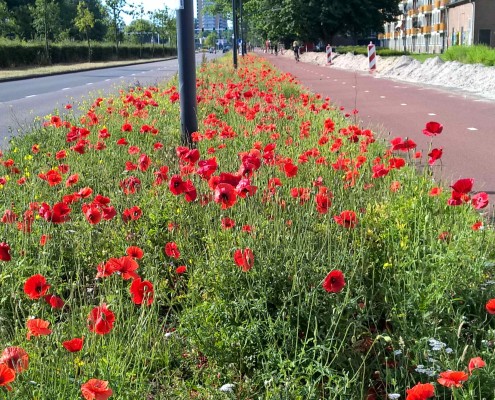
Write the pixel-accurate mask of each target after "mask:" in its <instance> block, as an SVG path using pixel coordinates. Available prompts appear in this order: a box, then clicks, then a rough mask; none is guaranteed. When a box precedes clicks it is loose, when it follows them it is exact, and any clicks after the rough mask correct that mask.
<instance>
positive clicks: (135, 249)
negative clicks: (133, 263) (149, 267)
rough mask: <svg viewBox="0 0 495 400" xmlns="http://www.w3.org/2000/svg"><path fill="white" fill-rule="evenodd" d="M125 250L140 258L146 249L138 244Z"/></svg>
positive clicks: (129, 254)
mask: <svg viewBox="0 0 495 400" xmlns="http://www.w3.org/2000/svg"><path fill="white" fill-rule="evenodd" d="M125 252H126V254H127V255H128V256H129V257H132V258H137V259H138V260H140V259H141V258H143V255H144V251H143V250H142V249H141V248H140V247H137V246H131V247H128V248H127V249H126V251H125Z"/></svg>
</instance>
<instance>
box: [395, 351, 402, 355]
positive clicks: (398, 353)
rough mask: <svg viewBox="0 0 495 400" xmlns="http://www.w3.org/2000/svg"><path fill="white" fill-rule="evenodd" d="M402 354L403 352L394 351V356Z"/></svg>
mask: <svg viewBox="0 0 495 400" xmlns="http://www.w3.org/2000/svg"><path fill="white" fill-rule="evenodd" d="M401 354H402V350H394V356H400V355H401Z"/></svg>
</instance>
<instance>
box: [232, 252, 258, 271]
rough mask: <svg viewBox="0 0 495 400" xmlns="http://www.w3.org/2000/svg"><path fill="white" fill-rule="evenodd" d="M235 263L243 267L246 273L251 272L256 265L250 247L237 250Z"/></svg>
mask: <svg viewBox="0 0 495 400" xmlns="http://www.w3.org/2000/svg"><path fill="white" fill-rule="evenodd" d="M234 262H235V263H236V265H237V266H238V267H241V268H242V270H243V271H244V272H247V271H249V270H250V269H251V268H253V265H254V254H253V252H252V250H251V249H250V248H249V247H246V248H245V249H244V251H243V250H240V249H237V250H236V251H235V252H234Z"/></svg>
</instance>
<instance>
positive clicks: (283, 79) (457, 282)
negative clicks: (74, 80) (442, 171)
mask: <svg viewBox="0 0 495 400" xmlns="http://www.w3.org/2000/svg"><path fill="white" fill-rule="evenodd" d="M197 99H198V122H199V129H198V132H195V133H193V135H192V138H193V141H194V144H195V146H194V147H192V148H188V147H184V146H182V145H181V143H180V136H181V135H180V126H179V125H180V124H179V123H178V121H179V101H178V100H179V93H178V89H177V80H172V81H171V82H169V83H166V84H163V85H157V86H150V87H139V86H134V87H130V88H129V87H128V88H125V89H121V90H120V91H119V92H118V93H116V94H115V95H102V96H100V97H98V94H95V96H94V99H92V100H91V101H89V102H83V103H81V104H67V105H65V110H63V112H58V111H56V110H55V111H54V112H53V114H52V115H48V116H46V117H44V118H43V123H42V126H40V128H39V129H35V130H34V131H33V132H31V133H29V134H26V135H24V136H23V137H20V138H15V139H13V140H12V142H11V144H10V147H9V149H8V151H5V152H4V153H3V154H2V155H1V159H0V161H1V164H0V188H1V189H0V199H1V201H0V206H1V209H0V218H1V223H0V228H1V237H0V285H1V291H0V397H1V398H6V399H22V400H27V399H36V400H42V399H43V400H59V399H60V400H68V399H86V400H90V399H98V400H103V399H108V398H110V399H136V400H151V399H192V398H196V399H246V400H247V399H305V400H306V399H351V400H361V399H366V400H379V399H408V400H423V399H430V398H431V399H465V400H468V399H469V400H472V399H494V398H495V360H494V351H495V350H494V348H495V286H494V285H495V277H494V270H495V269H494V267H495V254H494V250H495V247H494V231H493V226H492V225H491V220H490V218H489V215H488V214H489V212H488V210H490V209H491V205H490V204H488V195H487V194H486V193H483V192H479V191H478V190H477V188H476V184H477V183H476V182H475V181H474V180H473V179H472V178H471V177H469V176H466V177H463V178H462V179H459V180H457V181H455V182H445V183H442V182H438V181H435V179H433V176H434V172H435V171H436V170H437V169H439V168H441V163H442V152H443V150H442V149H441V148H437V147H436V146H435V137H436V136H437V135H448V134H449V132H448V131H447V130H445V129H443V126H442V121H425V125H424V126H425V128H424V131H423V133H424V134H425V135H427V136H429V138H430V139H431V142H430V143H431V144H430V148H429V150H428V152H427V153H426V152H424V153H423V154H421V153H420V152H419V151H418V150H417V149H416V144H415V143H414V142H413V141H412V140H411V139H408V138H407V137H405V135H404V136H403V137H396V138H392V140H390V139H389V138H387V139H385V138H381V137H380V136H379V135H378V134H376V133H375V132H372V131H371V130H369V129H366V128H365V127H362V126H360V125H359V121H358V120H357V117H356V115H354V114H353V113H349V114H346V113H345V112H344V111H342V110H340V109H339V106H338V105H336V104H333V103H332V102H331V101H330V99H329V98H322V97H321V96H319V95H318V94H314V93H310V92H308V91H306V90H305V89H304V88H303V87H302V86H301V85H300V84H299V83H298V82H297V80H296V79H295V78H294V77H293V76H291V75H289V74H284V73H281V72H279V71H277V70H275V69H274V68H273V67H272V66H271V65H270V64H269V63H268V62H267V61H265V60H263V59H261V58H258V57H257V56H255V55H247V56H245V57H243V58H242V60H240V65H239V68H238V69H236V70H234V69H233V68H232V66H231V64H230V63H229V62H228V61H227V60H226V59H219V60H216V61H213V62H209V63H206V62H205V63H203V64H202V65H201V66H200V67H199V69H198V73H197ZM61 111H62V110H61Z"/></svg>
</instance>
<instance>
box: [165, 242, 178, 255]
mask: <svg viewBox="0 0 495 400" xmlns="http://www.w3.org/2000/svg"><path fill="white" fill-rule="evenodd" d="M165 254H166V255H167V256H169V257H173V258H179V257H180V251H179V249H178V247H177V244H176V243H175V242H168V243H167V244H166V245H165Z"/></svg>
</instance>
